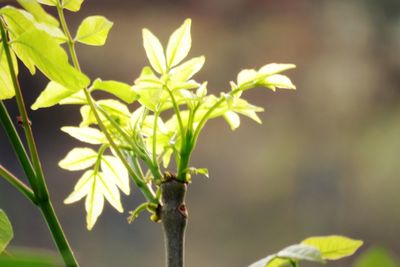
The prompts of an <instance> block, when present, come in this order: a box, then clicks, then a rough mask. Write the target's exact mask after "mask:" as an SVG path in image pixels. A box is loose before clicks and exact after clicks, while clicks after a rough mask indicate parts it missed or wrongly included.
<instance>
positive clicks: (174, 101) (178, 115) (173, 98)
mask: <svg viewBox="0 0 400 267" xmlns="http://www.w3.org/2000/svg"><path fill="white" fill-rule="evenodd" d="M165 89H166V90H167V92H168V94H169V96H170V97H171V101H172V105H173V107H174V111H175V114H176V118H177V119H178V123H179V130H180V132H181V137H182V138H183V137H184V136H185V131H184V128H183V123H182V118H181V113H180V110H179V107H178V104H177V103H176V100H175V97H174V94H173V93H172V91H171V90H169V88H168V87H165Z"/></svg>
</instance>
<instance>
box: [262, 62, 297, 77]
mask: <svg viewBox="0 0 400 267" xmlns="http://www.w3.org/2000/svg"><path fill="white" fill-rule="evenodd" d="M294 68H296V65H294V64H277V63H270V64H267V65H264V66H262V67H261V68H260V70H259V71H258V73H259V74H262V75H273V74H277V73H280V72H282V71H285V70H289V69H294Z"/></svg>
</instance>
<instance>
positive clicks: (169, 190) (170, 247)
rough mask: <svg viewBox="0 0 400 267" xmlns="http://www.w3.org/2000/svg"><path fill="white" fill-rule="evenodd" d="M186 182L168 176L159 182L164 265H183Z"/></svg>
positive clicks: (168, 266) (170, 266)
mask: <svg viewBox="0 0 400 267" xmlns="http://www.w3.org/2000/svg"><path fill="white" fill-rule="evenodd" d="M186 191H187V184H186V183H183V182H181V181H178V180H177V179H176V177H172V178H171V177H169V178H167V180H166V181H164V182H163V183H162V184H161V198H162V203H163V204H162V206H161V211H160V218H161V223H162V225H163V230H164V241H165V253H166V267H183V266H184V245H185V230H186V224H187V219H188V213H187V209H186V204H185V194H186Z"/></svg>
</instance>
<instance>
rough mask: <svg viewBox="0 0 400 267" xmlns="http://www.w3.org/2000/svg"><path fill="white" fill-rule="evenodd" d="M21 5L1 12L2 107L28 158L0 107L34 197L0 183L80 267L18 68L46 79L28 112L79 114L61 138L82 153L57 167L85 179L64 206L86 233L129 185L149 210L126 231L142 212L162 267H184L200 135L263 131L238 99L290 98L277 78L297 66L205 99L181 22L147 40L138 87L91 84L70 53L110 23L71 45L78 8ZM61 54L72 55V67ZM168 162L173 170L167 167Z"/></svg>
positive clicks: (98, 37) (95, 21)
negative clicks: (15, 113)
mask: <svg viewBox="0 0 400 267" xmlns="http://www.w3.org/2000/svg"><path fill="white" fill-rule="evenodd" d="M17 2H18V3H19V4H20V5H21V6H22V8H23V9H20V8H16V7H13V6H5V7H2V8H1V9H0V16H1V18H0V29H1V34H2V35H1V42H2V47H1V50H0V76H1V78H2V80H1V82H0V99H1V100H4V99H9V98H13V97H14V96H15V97H16V101H17V105H18V107H19V110H20V114H21V121H22V125H23V127H24V130H25V136H26V138H27V141H28V142H27V143H28V147H29V151H30V156H28V154H27V153H26V152H25V149H24V146H23V144H22V142H21V141H20V139H19V136H18V134H17V133H16V131H15V127H14V126H13V124H12V123H11V120H10V118H9V115H8V112H7V110H6V108H5V106H4V105H3V103H1V106H0V107H1V108H0V115H1V116H0V118H1V122H2V125H3V128H4V129H5V130H6V132H7V134H8V136H9V139H10V143H11V144H12V145H13V147H14V149H15V151H16V153H17V156H18V158H19V160H20V162H21V165H22V167H23V169H24V171H25V174H26V176H27V177H28V180H29V183H30V187H28V186H27V185H25V184H24V183H22V182H21V180H20V179H18V178H16V177H15V176H14V175H12V174H11V173H10V172H9V171H8V170H6V169H5V168H4V167H2V166H0V167H1V168H0V171H1V172H0V175H1V176H2V177H4V178H5V179H6V180H7V181H9V182H10V183H11V184H12V185H13V186H14V187H16V188H17V189H18V190H19V191H20V192H21V193H23V194H24V195H25V196H26V197H27V198H28V199H30V200H31V201H32V202H33V203H34V204H36V205H38V206H39V207H40V209H41V210H42V211H43V214H44V216H45V219H46V221H47V222H48V224H49V227H50V230H51V232H52V234H53V237H54V239H55V241H56V243H57V245H58V247H59V250H60V253H62V255H63V256H64V260H65V263H66V265H67V266H77V262H76V260H75V259H74V258H73V254H72V252H71V249H70V248H69V246H68V243H67V242H66V239H65V237H64V235H63V234H62V230H61V227H60V225H59V224H58V222H57V219H56V217H55V214H54V211H53V210H52V208H51V202H50V198H49V195H48V192H47V189H46V184H45V180H44V176H43V172H42V169H41V164H40V160H39V155H38V154H37V150H36V147H35V142H34V139H33V135H32V131H31V126H30V122H29V119H28V114H27V111H26V109H25V105H24V101H23V98H22V91H21V88H20V86H19V84H18V79H17V75H18V68H17V60H20V61H21V62H22V63H23V64H24V65H25V66H26V67H27V68H28V69H29V70H30V72H31V73H32V74H35V72H36V70H39V71H41V72H42V73H43V74H44V75H45V76H46V77H47V78H48V79H49V83H48V84H47V86H46V88H45V89H44V90H43V91H42V92H41V94H40V95H39V97H38V98H37V100H36V101H35V103H34V104H33V105H32V109H34V110H36V109H38V108H45V107H51V106H54V105H56V104H60V105H77V106H78V107H79V109H80V113H81V116H82V120H81V122H80V124H79V125H78V126H64V127H62V128H61V130H62V131H63V132H65V133H67V134H69V135H71V136H72V137H74V138H76V139H78V140H79V141H81V142H83V143H86V144H87V145H84V146H79V147H76V148H73V149H72V150H71V151H70V152H69V153H68V154H67V155H66V156H65V158H64V159H62V160H61V161H60V162H59V165H60V167H61V168H63V169H66V170H69V171H84V173H83V174H82V175H81V177H80V179H79V180H78V182H77V183H76V185H75V187H74V190H73V192H72V193H71V194H70V195H69V196H68V197H67V198H66V199H65V203H66V204H70V203H74V202H77V201H79V200H81V199H83V198H85V209H86V214H87V215H86V223H87V228H88V229H89V230H90V229H92V228H93V227H94V225H95V223H96V221H97V219H98V218H99V216H100V215H101V213H102V210H103V207H104V203H105V201H106V202H108V203H109V204H111V206H113V207H114V208H115V209H116V210H117V211H119V212H123V210H124V209H123V207H122V204H121V200H120V198H121V196H120V191H122V193H124V194H126V195H129V194H130V191H131V188H130V180H132V181H133V183H134V184H135V186H136V187H137V188H138V189H139V190H140V191H141V192H142V194H143V196H144V199H145V201H144V202H143V203H142V204H140V205H139V206H138V207H137V208H136V209H134V210H133V211H131V212H130V216H129V218H128V221H129V222H132V221H133V220H134V219H135V218H136V217H137V216H139V214H140V213H141V212H143V211H146V210H147V211H148V212H149V213H150V215H151V216H150V218H151V220H153V221H155V222H161V223H162V226H163V229H164V235H165V244H166V257H167V266H170V267H179V266H183V264H184V263H183V262H184V234H185V228H186V223H187V217H188V213H187V208H186V204H185V194H186V191H187V186H188V184H189V183H190V181H191V176H192V175H195V174H203V175H206V176H208V170H207V169H205V168H196V167H193V166H192V165H191V163H190V158H191V155H192V153H193V151H194V149H195V147H196V145H197V141H198V138H199V136H200V133H201V130H202V129H203V128H204V126H205V125H206V123H207V122H208V121H209V120H210V119H214V118H218V117H222V118H224V119H225V120H226V121H227V123H228V124H229V125H230V127H231V129H232V130H234V129H236V128H237V127H239V125H240V117H239V115H243V116H246V117H249V118H250V119H252V120H254V121H256V122H258V123H261V120H260V118H259V117H258V116H257V112H261V111H263V108H261V107H257V106H255V105H252V104H251V103H249V102H248V101H246V100H245V99H244V98H243V96H244V93H245V92H246V91H248V90H250V89H253V88H257V87H264V88H267V89H270V90H273V91H275V90H276V89H277V88H282V89H291V90H293V89H296V87H295V86H294V85H293V83H292V82H291V80H290V79H289V78H288V77H287V76H285V75H283V74H281V73H282V72H284V71H286V70H289V69H293V68H295V65H293V64H276V63H272V64H266V65H264V66H262V67H260V68H258V69H244V70H242V71H240V72H239V74H238V75H237V78H236V81H231V82H230V89H229V90H228V91H227V92H222V93H220V94H219V95H217V96H216V95H213V94H209V93H208V90H207V82H197V81H196V80H194V79H193V76H194V75H195V74H196V73H197V72H199V71H200V69H201V68H202V67H203V65H204V62H205V58H204V56H199V57H194V58H191V59H188V60H187V59H186V57H187V55H188V53H189V50H190V48H191V42H192V40H191V35H190V28H191V20H190V19H186V20H185V21H184V23H183V24H182V25H181V26H180V27H179V28H178V29H176V30H175V31H174V32H173V33H172V35H171V36H170V38H169V40H168V43H167V45H166V48H165V49H164V48H163V46H162V45H161V42H160V41H159V40H158V38H157V37H156V36H155V35H154V34H153V33H151V32H150V31H149V30H148V29H144V30H143V45H144V49H145V52H146V55H147V58H148V60H149V66H145V67H144V68H143V69H142V71H141V73H140V75H139V77H138V78H137V79H136V80H135V81H134V84H127V83H124V82H120V81H114V80H102V79H101V78H97V79H94V80H93V81H91V80H90V79H89V78H88V77H87V76H86V75H85V74H84V73H83V72H82V70H81V68H80V64H79V60H78V56H77V53H76V49H75V47H76V45H78V44H84V45H92V46H100V45H103V44H104V43H105V41H106V39H107V36H108V33H109V31H110V29H111V27H112V25H113V24H112V22H110V21H109V20H107V19H106V18H105V17H102V16H90V17H87V18H85V19H84V20H83V21H82V22H81V24H80V25H79V27H78V29H77V30H76V34H74V35H72V34H71V32H70V30H69V28H68V25H67V22H66V20H65V16H64V11H65V10H69V11H73V12H75V11H78V10H79V9H80V6H81V4H82V2H83V0H37V1H33V0H32V1H26V0H18V1H17ZM40 4H44V5H49V6H53V7H54V8H55V9H56V11H57V14H58V19H56V18H54V17H53V16H51V15H49V14H47V13H46V12H45V11H44V9H43V8H42V6H41V5H40ZM63 44H66V46H67V47H68V53H69V56H70V58H71V59H72V65H71V64H70V63H69V62H68V55H67V53H66V51H65V49H64V47H63V46H62V45H63ZM98 90H100V91H104V92H107V93H109V94H110V95H111V96H112V98H106V99H95V98H94V97H93V92H95V91H98ZM94 146H95V147H96V149H94ZM171 160H173V161H174V162H175V164H174V166H176V169H172V168H171V167H170V166H171V165H172V164H170V163H171ZM31 162H32V164H31ZM32 165H33V166H32ZM282 255H283V254H282V253H278V254H277V256H274V259H275V258H279V259H281V258H282ZM321 257H322V256H321ZM298 259H300V258H293V260H290V261H289V262H293V261H296V260H298ZM322 259H323V258H322ZM287 262H288V261H285V262H283V263H287Z"/></svg>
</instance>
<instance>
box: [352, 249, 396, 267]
mask: <svg viewBox="0 0 400 267" xmlns="http://www.w3.org/2000/svg"><path fill="white" fill-rule="evenodd" d="M377 266H379V267H398V266H399V262H398V261H396V260H395V259H394V257H393V256H392V255H391V254H390V253H389V251H388V250H386V249H384V248H382V247H374V248H371V249H369V250H368V251H366V252H364V253H363V254H362V255H361V256H360V257H358V259H357V260H356V262H355V264H354V265H353V267H377Z"/></svg>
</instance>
